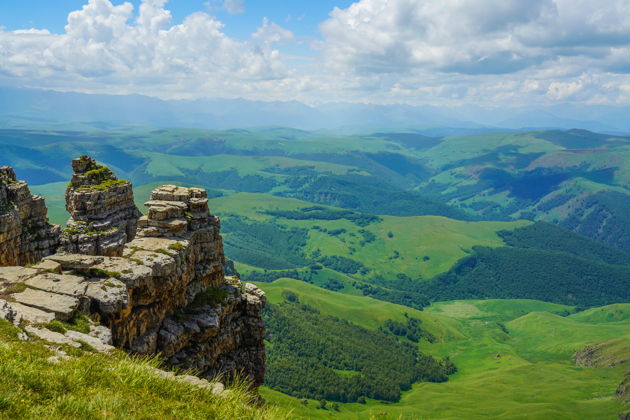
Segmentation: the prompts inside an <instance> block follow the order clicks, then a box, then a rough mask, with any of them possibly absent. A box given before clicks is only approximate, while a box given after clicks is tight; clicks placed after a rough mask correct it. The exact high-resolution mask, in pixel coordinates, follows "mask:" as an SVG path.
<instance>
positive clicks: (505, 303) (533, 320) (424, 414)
mask: <svg viewBox="0 0 630 420" xmlns="http://www.w3.org/2000/svg"><path fill="white" fill-rule="evenodd" d="M259 286H260V287H262V288H263V289H264V290H265V291H266V293H267V295H268V297H269V300H270V301H271V302H272V303H275V302H279V301H280V300H281V299H282V297H281V293H282V290H285V289H288V290H291V291H293V292H294V293H296V294H297V295H298V296H299V297H300V301H304V302H306V303H308V305H310V306H313V307H315V308H317V309H318V310H319V311H320V312H322V313H325V314H329V315H334V316H339V317H341V318H344V319H347V320H348V321H350V322H354V323H357V324H358V325H362V326H364V327H366V328H376V327H377V326H378V325H379V324H380V323H381V322H382V321H383V320H385V319H396V320H401V319H403V318H404V313H408V315H409V316H413V317H418V318H419V319H421V320H422V324H421V325H422V326H423V327H426V328H427V329H428V330H429V331H432V332H433V333H437V334H436V335H438V336H439V337H440V339H439V340H437V341H436V342H435V343H434V344H429V343H427V342H425V341H422V342H421V343H420V348H421V349H422V351H425V352H427V353H430V354H433V355H436V356H446V355H448V356H450V357H451V359H452V360H453V361H454V362H455V364H456V365H457V367H458V372H457V373H456V374H454V375H452V376H451V377H450V379H449V381H448V382H446V383H419V384H415V385H414V386H413V387H412V389H411V390H410V391H407V392H404V393H403V395H402V398H401V401H400V402H398V403H387V404H383V403H380V402H378V401H374V400H368V401H367V404H357V403H352V404H339V407H338V408H339V411H337V410H335V409H333V408H331V404H330V403H328V404H327V408H326V409H321V408H319V407H320V402H319V401H313V400H307V403H306V405H305V404H304V403H303V401H301V400H300V399H298V398H293V397H289V396H286V395H284V394H281V393H278V392H276V391H273V390H271V389H267V388H264V389H263V390H262V394H263V396H264V397H265V398H266V400H267V401H268V402H269V403H271V404H278V405H280V406H282V407H289V408H292V409H293V410H294V414H295V415H296V416H297V417H298V418H329V417H331V416H333V417H335V418H350V419H362V418H369V417H376V418H392V419H398V418H403V419H460V418H462V417H464V418H470V419H486V418H499V419H500V418H504V419H576V418H584V419H586V418H588V419H612V418H616V416H617V414H618V413H620V412H623V411H624V410H626V411H627V410H630V406H628V405H626V406H625V407H624V405H623V404H622V403H621V402H620V401H618V400H617V399H616V398H615V396H614V394H615V390H616V388H617V386H618V385H619V383H620V382H621V380H622V379H623V375H624V373H625V372H626V371H627V370H628V365H627V364H626V365H620V366H616V367H613V368H593V367H577V366H575V364H574V362H573V360H572V357H573V355H574V353H575V352H576V351H578V350H580V349H582V348H583V347H584V346H586V345H588V344H592V343H597V342H602V341H606V340H610V339H613V338H618V337H624V338H625V339H630V320H628V319H627V318H625V317H624V316H621V317H620V316H619V311H624V313H627V311H628V305H611V306H608V307H602V308H594V309H591V310H587V311H585V312H579V313H577V314H572V315H569V316H561V315H559V314H562V315H566V314H568V313H570V312H572V311H573V310H574V308H572V307H569V306H564V305H557V304H551V303H546V302H540V301H532V300H473V301H450V302H439V303H435V304H433V305H432V306H430V307H428V308H426V309H425V310H424V311H423V312H419V311H414V310H413V309H410V308H407V307H404V306H399V305H394V304H389V303H384V302H380V301H377V300H374V299H370V298H366V297H355V296H347V295H343V294H340V293H336V292H332V291H328V290H323V289H320V288H317V287H315V286H313V285H309V284H305V283H302V282H297V281H295V280H290V279H280V280H277V281H275V282H273V283H262V284H259ZM609 314H613V315H612V317H613V318H612V320H611V318H610V315H609ZM619 318H623V319H619ZM624 342H625V340H624ZM619 348H620V347H619V346H611V349H610V352H611V354H610V357H611V358H614V357H618V356H619V354H621V355H624V354H627V347H623V351H621V352H619V351H618V349H619Z"/></svg>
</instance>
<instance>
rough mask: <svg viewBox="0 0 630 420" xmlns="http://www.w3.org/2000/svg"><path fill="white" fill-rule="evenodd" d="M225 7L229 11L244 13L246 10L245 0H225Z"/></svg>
mask: <svg viewBox="0 0 630 420" xmlns="http://www.w3.org/2000/svg"><path fill="white" fill-rule="evenodd" d="M223 7H224V8H225V10H227V12H228V13H232V14H236V13H243V12H244V11H245V0H225V1H224V2H223Z"/></svg>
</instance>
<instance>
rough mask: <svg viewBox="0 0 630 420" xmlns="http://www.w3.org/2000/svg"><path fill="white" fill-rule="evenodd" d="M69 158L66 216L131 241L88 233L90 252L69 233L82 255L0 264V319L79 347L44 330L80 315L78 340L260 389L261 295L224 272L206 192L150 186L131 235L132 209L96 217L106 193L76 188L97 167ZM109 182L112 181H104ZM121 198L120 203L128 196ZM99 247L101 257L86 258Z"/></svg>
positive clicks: (70, 336) (65, 336)
mask: <svg viewBox="0 0 630 420" xmlns="http://www.w3.org/2000/svg"><path fill="white" fill-rule="evenodd" d="M85 161H86V159H81V161H80V162H79V163H80V164H83V163H82V162H85ZM76 162H78V161H76V160H75V162H73V165H74V167H75V171H76V172H77V174H78V175H75V176H76V177H77V179H79V182H77V183H76V184H74V179H73V187H72V188H69V194H68V199H69V200H76V201H75V202H73V203H72V204H70V203H69V204H68V208H69V209H70V208H72V209H73V210H76V211H77V212H76V213H73V219H71V220H75V222H76V220H77V219H75V218H74V214H77V215H78V214H81V215H90V218H89V219H88V218H86V219H84V220H86V222H88V223H89V221H106V222H104V223H103V224H98V225H97V224H96V223H95V224H94V225H93V226H95V229H98V228H100V226H110V227H109V228H107V230H106V231H105V232H107V231H108V230H109V229H112V228H114V227H115V228H116V231H117V232H119V233H120V232H122V233H123V234H124V235H125V236H126V239H124V240H123V241H124V242H126V241H127V239H128V238H130V237H134V236H135V238H134V239H133V240H131V241H129V242H126V243H124V242H123V243H122V245H118V241H113V242H110V241H107V242H100V241H98V239H100V237H98V235H91V236H92V240H93V242H96V243H98V245H97V246H94V247H89V246H87V245H85V244H88V243H89V242H88V241H87V239H83V238H82V239H81V240H80V241H76V240H75V241H74V242H73V241H70V242H68V237H66V238H65V239H66V242H65V243H64V246H66V247H67V244H68V243H72V244H78V245H77V246H79V245H81V244H82V245H81V246H83V247H82V248H81V246H79V248H80V250H81V251H87V252H85V253H67V252H64V253H58V254H53V255H49V256H47V257H45V258H44V259H43V260H41V261H40V262H39V263H38V264H36V265H34V266H32V267H28V268H27V267H3V268H0V316H2V317H4V318H6V319H8V320H10V321H11V322H13V323H15V324H16V325H22V326H24V325H26V326H27V327H28V328H29V329H30V330H29V331H28V332H29V333H31V334H34V335H38V336H40V337H43V338H44V339H46V340H48V341H54V340H58V341H59V342H65V341H66V340H69V341H70V342H77V340H79V339H78V338H77V337H79V336H76V334H81V333H77V332H76V331H73V332H70V331H67V332H66V333H65V334H61V333H58V332H54V334H51V333H52V332H53V331H48V330H47V329H46V326H48V325H50V323H51V321H53V320H58V321H64V322H72V321H73V320H75V319H77V317H81V316H83V315H85V316H87V317H89V319H91V320H92V321H91V322H92V323H93V324H94V325H93V326H92V327H91V329H90V331H89V333H86V334H83V335H84V336H88V337H90V338H86V337H84V336H81V337H80V341H81V342H89V341H88V340H90V339H91V340H95V339H96V340H100V341H101V342H102V344H103V346H105V347H104V348H108V347H107V346H109V345H112V344H113V345H114V346H116V347H119V348H122V349H124V350H127V351H129V352H132V353H137V354H157V353H159V354H161V357H162V358H163V359H164V360H165V361H166V362H167V363H168V364H170V365H171V366H176V367H178V368H182V369H194V370H195V371H196V372H199V374H200V375H201V376H203V377H207V378H214V377H216V376H217V375H218V376H222V377H223V378H225V379H226V380H229V379H230V378H231V377H233V376H235V375H239V376H245V377H246V378H248V379H249V380H250V381H251V383H252V385H253V386H255V387H256V386H259V385H261V384H262V382H263V379H264V365H265V351H264V343H263V336H264V325H263V322H262V317H261V310H262V309H263V306H264V305H265V295H264V293H263V292H262V291H261V290H260V289H258V288H257V287H256V286H254V285H252V284H245V285H243V284H241V282H240V281H239V280H238V278H236V277H226V276H225V274H224V270H223V266H224V263H225V258H224V254H223V244H222V239H221V235H220V223H219V219H218V218H217V217H215V216H212V215H211V214H210V213H209V211H208V200H207V198H206V193H205V191H204V190H203V189H199V188H183V187H176V186H169V185H167V186H163V187H160V188H158V189H156V190H154V191H153V193H152V196H151V200H150V201H148V202H147V203H146V206H147V207H148V209H149V211H148V214H147V215H146V216H143V217H141V218H140V219H139V220H138V222H137V224H138V227H137V232H134V234H133V235H129V234H128V233H127V231H126V227H127V226H129V225H135V222H131V221H130V220H131V219H132V218H133V217H131V216H133V215H134V212H133V209H132V210H128V211H125V212H123V213H124V215H125V217H117V216H116V215H118V214H121V213H120V212H109V213H108V215H109V216H108V217H105V218H101V217H100V216H99V215H98V214H95V213H94V211H93V208H94V207H93V206H95V207H96V208H101V209H102V208H108V207H106V206H103V205H102V203H103V202H104V201H107V200H108V199H109V197H111V196H113V194H112V195H107V194H104V195H100V196H98V197H97V196H94V195H90V196H89V199H90V200H93V201H89V200H83V199H82V198H81V197H83V196H82V195H81V193H82V191H81V186H82V185H94V184H93V181H90V183H88V184H81V182H83V178H81V177H90V176H91V175H88V173H89V172H90V171H93V170H99V168H96V169H89V168H93V166H90V165H91V163H88V164H87V166H82V167H79V166H78V164H79V163H76ZM107 179H108V180H112V178H111V177H109V175H108V178H107ZM113 180H114V181H116V180H115V179H113ZM97 185H101V184H97ZM121 185H122V184H121ZM110 186H111V188H118V187H119V185H118V183H113V184H111V185H110ZM99 191H101V190H99ZM103 191H105V192H108V191H107V190H103ZM117 191H121V190H117ZM88 192H89V193H92V192H93V191H91V190H89V191H88ZM120 195H121V196H124V197H126V198H125V200H123V201H125V202H126V200H127V198H128V195H127V193H126V192H121V193H120ZM88 202H90V203H93V204H89V205H88V204H85V203H88ZM131 202H132V203H133V197H131ZM77 203H81V204H80V205H78V204H77ZM81 206H83V207H81ZM124 208H125V209H130V206H125V207H124ZM133 208H134V209H135V206H134V207H133ZM79 209H83V210H81V212H79ZM127 216H129V217H127ZM119 221H120V223H118V222H119ZM96 226H98V227H96ZM112 231H113V229H112ZM87 236H90V235H87V234H86V237H87ZM114 242H115V243H116V244H117V245H116V249H118V247H119V246H120V251H119V252H118V251H117V252H116V253H115V254H117V255H112V254H114V252H113V251H112V250H113V249H114V247H109V246H106V247H104V246H102V245H103V244H104V243H107V244H110V243H114ZM66 249H67V248H66ZM98 251H104V253H106V254H107V255H92V254H94V253H95V252H98ZM86 254H90V255H86ZM55 334H56V335H55ZM75 336H76V337H75ZM93 347H96V346H93Z"/></svg>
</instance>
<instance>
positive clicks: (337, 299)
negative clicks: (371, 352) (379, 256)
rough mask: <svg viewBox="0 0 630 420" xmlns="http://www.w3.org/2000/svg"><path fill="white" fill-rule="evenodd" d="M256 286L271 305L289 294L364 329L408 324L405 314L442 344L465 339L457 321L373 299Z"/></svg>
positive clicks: (288, 283) (296, 286)
mask: <svg viewBox="0 0 630 420" xmlns="http://www.w3.org/2000/svg"><path fill="white" fill-rule="evenodd" d="M257 285H258V287H260V288H261V289H263V290H264V291H265V293H266V294H267V299H268V300H269V302H271V303H279V302H282V301H283V300H284V299H283V298H282V292H283V291H284V290H290V291H292V292H293V293H295V294H297V295H298V297H299V299H300V302H301V303H304V304H306V305H309V306H312V307H314V308H316V309H317V310H319V311H320V313H322V314H325V315H332V316H335V317H339V318H342V319H345V320H347V321H350V322H352V323H354V324H356V325H359V326H361V327H365V328H370V329H377V328H378V327H380V326H382V325H383V323H384V322H385V321H386V320H388V319H391V320H395V321H400V322H405V315H404V314H405V313H406V314H408V315H409V316H410V317H412V318H417V319H420V320H421V321H422V324H421V327H422V328H423V329H426V330H427V331H429V332H430V333H431V334H433V335H435V336H436V337H437V338H438V340H440V341H449V340H453V339H458V338H463V336H462V335H461V334H460V333H459V332H458V329H457V326H458V322H457V321H454V320H453V319H449V318H446V317H443V316H440V315H433V314H428V313H425V312H422V311H418V310H416V309H412V308H408V307H406V306H401V305H396V304H393V303H389V302H383V301H381V300H377V299H372V298H370V297H364V296H349V295H346V294H342V293H338V292H333V291H330V290H325V289H322V288H320V287H317V286H314V285H312V284H308V283H305V282H302V281H299V280H293V279H278V280H276V281H274V282H272V283H257Z"/></svg>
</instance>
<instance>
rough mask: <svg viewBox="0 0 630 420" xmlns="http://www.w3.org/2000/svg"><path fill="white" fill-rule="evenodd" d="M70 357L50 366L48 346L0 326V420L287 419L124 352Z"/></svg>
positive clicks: (282, 412) (242, 395)
mask: <svg viewBox="0 0 630 420" xmlns="http://www.w3.org/2000/svg"><path fill="white" fill-rule="evenodd" d="M55 347H58V346H55ZM66 350H67V351H68V352H69V353H70V351H69V350H68V349H66ZM71 354H72V355H73V357H72V359H70V360H61V361H59V362H58V363H53V362H50V361H48V358H49V357H51V356H53V355H54V353H53V351H52V350H50V348H46V347H45V346H44V343H43V342H41V341H39V340H36V341H23V340H20V339H19V338H18V337H17V330H16V329H15V328H14V327H13V326H11V325H10V324H9V323H7V322H6V321H4V320H0V418H2V419H36V418H41V419H50V420H54V419H70V418H71V419H90V420H92V419H157V418H159V419H175V418H177V419H199V418H207V419H227V418H230V419H261V420H262V419H269V420H271V419H273V420H275V419H283V418H288V415H287V412H286V411H285V410H279V409H275V408H272V409H264V408H260V407H255V406H254V405H249V404H248V403H247V401H251V396H250V395H248V394H246V393H245V392H244V391H243V390H242V389H238V388H235V389H233V390H232V392H231V393H228V394H227V396H226V397H222V398H220V397H216V396H214V395H212V393H211V392H210V391H208V390H203V389H199V388H196V387H193V386H190V385H187V384H184V383H180V382H177V381H173V380H171V379H165V378H161V377H159V376H157V375H156V374H155V372H154V371H153V370H152V369H153V367H155V366H157V365H158V363H157V361H156V360H148V359H134V358H132V357H130V356H128V355H126V354H124V353H122V352H119V351H116V352H115V353H113V354H111V355H105V354H94V353H89V352H84V351H81V350H77V349H74V350H73V351H72V352H71Z"/></svg>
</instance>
